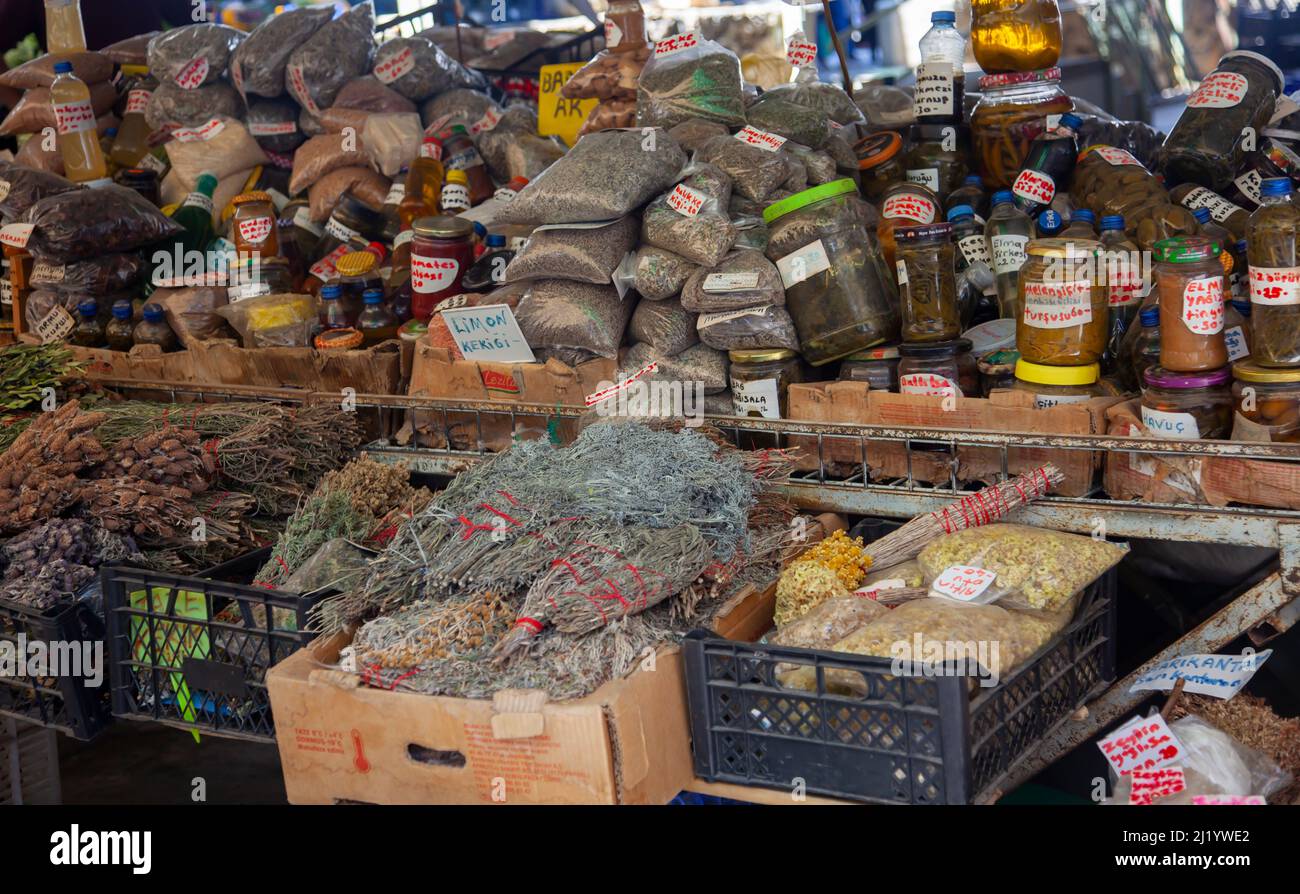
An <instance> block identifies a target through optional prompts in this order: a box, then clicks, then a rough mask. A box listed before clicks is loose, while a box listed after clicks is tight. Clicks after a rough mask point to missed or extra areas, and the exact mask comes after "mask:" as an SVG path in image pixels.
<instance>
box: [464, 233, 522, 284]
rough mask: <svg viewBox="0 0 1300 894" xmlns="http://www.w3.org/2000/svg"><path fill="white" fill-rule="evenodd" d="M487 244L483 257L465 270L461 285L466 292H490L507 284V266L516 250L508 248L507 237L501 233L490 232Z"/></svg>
mask: <svg viewBox="0 0 1300 894" xmlns="http://www.w3.org/2000/svg"><path fill="white" fill-rule="evenodd" d="M485 245H486V250H485V251H484V252H483V255H482V257H480V258H479V259H478V260H477V261H475V262H474V266H473V267H471V268H469V270H467V271H466V272H465V279H464V281H463V282H462V283H461V287H462V288H464V290H465V291H466V292H490V291H492V290H493V289H495V288H498V287H500V286H502V285H504V284H505V281H506V268H507V267H509V266H510V262H511V261H513V260H514V258H515V252H513V251H511V250H509V249H508V248H506V237H505V236H503V235H502V234H500V233H489V234H488V237H487V239H486V240H485Z"/></svg>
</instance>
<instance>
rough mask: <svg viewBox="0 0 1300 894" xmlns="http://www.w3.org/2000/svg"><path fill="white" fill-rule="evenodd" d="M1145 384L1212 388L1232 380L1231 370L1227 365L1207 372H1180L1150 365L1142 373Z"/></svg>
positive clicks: (1157, 386)
mask: <svg viewBox="0 0 1300 894" xmlns="http://www.w3.org/2000/svg"><path fill="white" fill-rule="evenodd" d="M1142 378H1143V380H1144V381H1145V382H1146V384H1148V385H1150V386H1151V387H1153V388H1170V389H1174V390H1177V389H1179V388H1214V387H1216V386H1218V385H1226V384H1228V383H1229V382H1230V381H1232V370H1230V369H1228V367H1226V366H1225V367H1223V368H1222V369H1212V370H1210V371H1209V372H1200V373H1181V372H1174V371H1173V370H1171V369H1165V368H1164V367H1163V366H1153V367H1150V368H1149V369H1148V370H1147V371H1146V372H1145V373H1143V374H1142Z"/></svg>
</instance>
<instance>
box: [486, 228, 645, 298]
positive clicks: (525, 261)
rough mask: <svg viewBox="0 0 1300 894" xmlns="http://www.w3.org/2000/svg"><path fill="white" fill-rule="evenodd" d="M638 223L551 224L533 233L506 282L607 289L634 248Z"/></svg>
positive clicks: (508, 269) (506, 274)
mask: <svg viewBox="0 0 1300 894" xmlns="http://www.w3.org/2000/svg"><path fill="white" fill-rule="evenodd" d="M636 234H637V219H636V218H635V217H632V216H628V217H624V218H621V219H619V220H616V221H614V222H612V223H606V224H602V225H592V224H552V225H549V226H544V227H538V228H537V229H535V230H533V233H532V235H531V236H529V237H528V241H527V242H526V243H524V247H523V248H521V249H520V250H519V253H518V254H516V255H515V256H514V258H513V259H512V260H511V261H510V263H509V265H507V266H506V269H505V282H507V283H511V282H519V281H520V280H523V279H569V280H573V281H575V282H589V283H593V284H597V285H605V284H608V283H609V282H610V281H611V277H612V276H613V275H614V271H615V270H616V269H617V268H618V265H619V264H620V263H621V262H622V260H623V258H624V257H625V256H626V255H627V253H628V252H629V251H631V250H632V248H633V246H635V245H636Z"/></svg>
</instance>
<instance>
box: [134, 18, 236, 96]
mask: <svg viewBox="0 0 1300 894" xmlns="http://www.w3.org/2000/svg"><path fill="white" fill-rule="evenodd" d="M244 38H245V35H244V32H243V31H240V30H239V29H237V28H231V27H230V26H229V25H218V24H216V23H214V22H200V23H199V24H197V25H183V26H181V27H180V28H173V29H171V30H170V31H164V32H162V33H161V34H159V35H158V36H157V37H155V38H154V39H153V40H151V41H149V73H150V74H152V75H153V76H154V77H155V78H157V79H158V83H159V84H165V83H169V82H170V83H173V84H175V85H176V86H178V87H180V88H182V89H184V90H195V89H197V88H199V87H203V86H205V85H207V84H215V83H216V82H217V81H219V80H220V79H221V75H222V74H223V73H224V72H225V70H226V68H227V67H228V66H229V65H230V57H231V54H233V53H234V52H235V50H236V49H237V48H238V47H239V45H240V44H241V43H243V42H244Z"/></svg>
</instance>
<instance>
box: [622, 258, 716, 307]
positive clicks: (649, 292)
mask: <svg viewBox="0 0 1300 894" xmlns="http://www.w3.org/2000/svg"><path fill="white" fill-rule="evenodd" d="M699 266H700V265H699V264H694V263H692V262H691V261H688V260H686V258H683V257H682V256H681V255H678V254H674V253H673V252H671V251H666V250H664V249H662V248H656V247H655V246H653V245H643V246H641V247H640V248H638V249H637V252H636V258H635V259H634V260H633V262H632V273H633V278H632V288H634V289H636V292H637V294H638V295H640V296H641V297H642V298H644V299H645V300H647V301H663V300H664V299H665V298H671V297H673V296H674V295H676V294H678V293H680V292H681V290H682V286H684V285H686V280H688V279H690V278H691V274H692V273H694V272H695V271H696V270H698V269H699Z"/></svg>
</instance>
